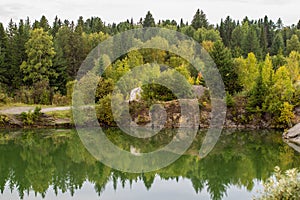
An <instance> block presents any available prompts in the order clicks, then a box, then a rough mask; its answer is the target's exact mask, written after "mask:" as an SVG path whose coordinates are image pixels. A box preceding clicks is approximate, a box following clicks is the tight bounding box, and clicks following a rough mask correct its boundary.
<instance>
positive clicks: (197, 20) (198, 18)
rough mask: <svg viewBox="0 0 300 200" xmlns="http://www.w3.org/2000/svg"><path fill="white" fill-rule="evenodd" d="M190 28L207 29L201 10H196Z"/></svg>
mask: <svg viewBox="0 0 300 200" xmlns="http://www.w3.org/2000/svg"><path fill="white" fill-rule="evenodd" d="M191 25H192V27H193V28H194V29H195V30H197V29H198V28H206V29H207V28H208V25H209V24H208V20H207V19H206V15H205V14H204V12H203V10H201V11H200V10H199V9H198V10H197V12H196V14H195V15H194V17H193V20H192V23H191Z"/></svg>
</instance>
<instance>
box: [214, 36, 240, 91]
mask: <svg viewBox="0 0 300 200" xmlns="http://www.w3.org/2000/svg"><path fill="white" fill-rule="evenodd" d="M210 55H211V57H212V58H213V60H214V62H215V63H216V65H217V68H218V69H219V72H220V74H221V77H222V79H223V82H224V85H225V89H226V91H227V92H229V93H230V94H234V93H235V92H237V91H239V90H240V89H241V87H240V85H239V83H238V75H237V73H236V70H235V68H234V66H233V60H232V57H231V52H230V50H229V49H228V48H226V47H225V46H224V44H223V43H222V42H221V41H218V42H216V43H215V44H214V46H213V49H212V51H211V53H210Z"/></svg>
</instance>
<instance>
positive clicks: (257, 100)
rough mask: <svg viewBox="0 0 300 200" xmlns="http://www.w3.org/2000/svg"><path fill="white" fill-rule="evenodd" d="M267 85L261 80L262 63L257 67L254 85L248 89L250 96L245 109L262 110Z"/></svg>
mask: <svg viewBox="0 0 300 200" xmlns="http://www.w3.org/2000/svg"><path fill="white" fill-rule="evenodd" d="M266 92H267V87H266V85H265V84H264V81H263V73H262V65H260V67H259V75H258V77H257V80H256V81H255V86H254V87H253V89H252V90H251V91H250V97H249V101H248V105H247V109H248V110H249V111H251V112H260V111H262V110H261V109H262V107H263V103H264V101H265V95H266Z"/></svg>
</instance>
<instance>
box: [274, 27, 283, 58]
mask: <svg viewBox="0 0 300 200" xmlns="http://www.w3.org/2000/svg"><path fill="white" fill-rule="evenodd" d="M283 50H284V42H283V37H282V34H281V33H280V32H279V33H277V34H276V36H275V38H274V41H273V43H272V47H271V55H277V54H279V52H280V51H283Z"/></svg>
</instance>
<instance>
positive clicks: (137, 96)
mask: <svg viewBox="0 0 300 200" xmlns="http://www.w3.org/2000/svg"><path fill="white" fill-rule="evenodd" d="M142 91H143V90H142V88H140V87H138V88H134V89H133V90H131V92H130V99H129V101H140V100H141V97H142V95H141V93H142Z"/></svg>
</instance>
